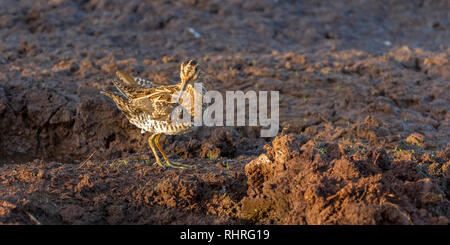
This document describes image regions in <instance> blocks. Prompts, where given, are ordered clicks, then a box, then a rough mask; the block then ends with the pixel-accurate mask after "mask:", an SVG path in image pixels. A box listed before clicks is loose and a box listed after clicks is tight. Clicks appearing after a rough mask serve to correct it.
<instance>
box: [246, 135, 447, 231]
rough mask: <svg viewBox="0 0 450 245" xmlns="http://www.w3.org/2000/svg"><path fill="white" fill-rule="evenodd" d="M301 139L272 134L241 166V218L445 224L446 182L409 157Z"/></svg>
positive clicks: (293, 221)
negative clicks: (341, 149)
mask: <svg viewBox="0 0 450 245" xmlns="http://www.w3.org/2000/svg"><path fill="white" fill-rule="evenodd" d="M304 142H305V140H304V139H301V138H300V139H298V137H297V136H295V135H293V134H288V135H284V136H278V137H277V138H275V140H274V141H273V143H272V146H268V147H265V149H266V151H267V152H266V153H265V154H262V155H260V156H259V157H258V158H256V159H255V160H253V161H251V162H250V163H249V164H248V165H247V166H246V168H245V170H246V174H247V176H248V181H247V183H248V185H249V189H248V192H247V194H248V196H247V197H245V198H244V199H243V200H242V215H243V216H242V217H243V218H244V219H247V220H249V221H251V222H254V223H264V224H271V223H276V224H448V222H449V217H450V208H449V207H450V206H449V205H450V202H449V201H448V199H446V197H445V196H446V193H447V195H448V189H447V188H448V187H447V186H442V185H439V182H440V181H441V180H440V179H439V178H433V177H430V176H428V175H426V174H424V173H422V172H421V170H420V169H419V167H418V165H417V164H416V163H414V162H404V161H397V160H396V159H395V158H394V159H390V158H389V157H388V156H387V155H386V154H385V152H383V151H380V150H376V149H373V150H369V151H359V152H356V153H353V154H346V155H341V156H340V155H339V154H332V153H331V152H330V151H329V149H326V148H323V149H321V148H320V146H319V147H318V146H317V145H316V146H314V145H313V144H308V143H306V144H305V143H304ZM324 143H325V142H324ZM330 144H331V143H330ZM318 145H325V144H318ZM448 160H449V159H448V158H446V159H444V161H448ZM447 181H448V179H447Z"/></svg>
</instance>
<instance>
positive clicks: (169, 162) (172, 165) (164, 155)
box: [155, 134, 190, 168]
mask: <svg viewBox="0 0 450 245" xmlns="http://www.w3.org/2000/svg"><path fill="white" fill-rule="evenodd" d="M160 137H161V134H158V135H156V138H155V145H156V147H158V150H159V151H160V152H161V154H162V156H163V157H164V160H165V161H166V165H167V166H169V167H173V168H184V167H190V165H186V164H182V163H179V162H174V161H170V160H169V158H167V156H166V154H165V153H164V151H163V149H162V148H161V146H160V145H159V138H160Z"/></svg>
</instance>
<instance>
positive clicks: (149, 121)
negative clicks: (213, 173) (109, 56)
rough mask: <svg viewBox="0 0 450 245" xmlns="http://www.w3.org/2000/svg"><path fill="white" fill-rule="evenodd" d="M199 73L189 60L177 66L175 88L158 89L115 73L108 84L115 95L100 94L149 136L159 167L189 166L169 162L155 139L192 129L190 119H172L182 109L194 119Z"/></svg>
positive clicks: (198, 94)
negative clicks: (114, 76)
mask: <svg viewBox="0 0 450 245" xmlns="http://www.w3.org/2000/svg"><path fill="white" fill-rule="evenodd" d="M200 74H201V70H200V68H199V63H198V62H197V61H196V60H193V59H187V60H186V61H184V62H182V63H181V67H180V80H181V81H180V82H179V83H178V84H175V85H162V86H158V84H155V83H153V82H151V81H150V80H147V79H143V78H139V77H133V76H131V75H128V74H126V73H125V72H122V71H120V70H117V72H116V76H117V78H118V79H114V80H112V83H113V84H114V86H115V87H116V88H117V90H118V93H117V92H113V91H109V90H102V91H101V93H102V94H104V95H106V96H108V97H109V98H111V99H112V100H113V101H114V103H115V104H116V105H117V107H118V108H119V110H120V111H122V112H123V113H124V115H125V116H126V118H127V119H128V121H129V122H130V123H131V124H133V125H135V126H136V127H138V128H140V129H141V133H146V132H148V133H150V136H149V137H148V144H149V146H150V149H151V150H152V152H153V155H154V156H155V159H156V162H155V164H158V165H159V166H160V167H163V168H165V167H172V168H185V167H192V165H186V164H182V163H179V162H175V161H171V160H169V158H168V157H167V156H166V154H165V153H164V151H163V149H162V147H161V145H160V143H159V139H160V137H161V136H162V135H180V134H186V133H189V132H190V131H192V129H193V128H194V123H193V122H192V120H185V121H178V120H174V118H175V119H176V118H178V117H180V116H181V113H183V110H184V112H187V113H188V114H187V115H188V116H189V117H188V118H193V117H194V116H195V114H194V113H196V110H194V97H195V96H203V95H205V93H206V90H205V87H204V86H203V83H202V82H201V79H200V78H201V76H200ZM195 82H199V84H200V86H201V87H200V89H197V90H196V89H195V87H194V86H193V84H194V83H195ZM186 94H187V95H188V96H186ZM183 95H184V96H183ZM180 106H181V107H180ZM197 113H198V112H197ZM155 146H156V147H155ZM157 150H159V152H160V153H161V155H162V157H163V159H164V163H163V162H162V161H161V159H160V158H159V156H158V152H157Z"/></svg>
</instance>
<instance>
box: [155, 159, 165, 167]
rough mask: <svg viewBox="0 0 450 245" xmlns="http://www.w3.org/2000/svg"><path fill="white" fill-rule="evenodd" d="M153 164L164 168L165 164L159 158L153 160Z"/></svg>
mask: <svg viewBox="0 0 450 245" xmlns="http://www.w3.org/2000/svg"><path fill="white" fill-rule="evenodd" d="M153 165H158V166H160V167H161V168H165V167H166V165H165V164H163V163H162V162H161V161H160V160H157V161H156V162H154V163H153Z"/></svg>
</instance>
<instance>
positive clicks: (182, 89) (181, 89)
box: [176, 78, 191, 104]
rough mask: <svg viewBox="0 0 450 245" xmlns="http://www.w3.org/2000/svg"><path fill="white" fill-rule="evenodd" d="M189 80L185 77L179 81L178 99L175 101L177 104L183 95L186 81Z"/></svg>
mask: <svg viewBox="0 0 450 245" xmlns="http://www.w3.org/2000/svg"><path fill="white" fill-rule="evenodd" d="M190 80H191V78H188V79H185V80H183V82H182V83H181V88H180V95H179V96H178V99H177V101H176V103H177V104H179V103H180V100H181V97H182V96H183V92H184V90H185V89H186V86H187V85H188V82H189V81H190Z"/></svg>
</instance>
